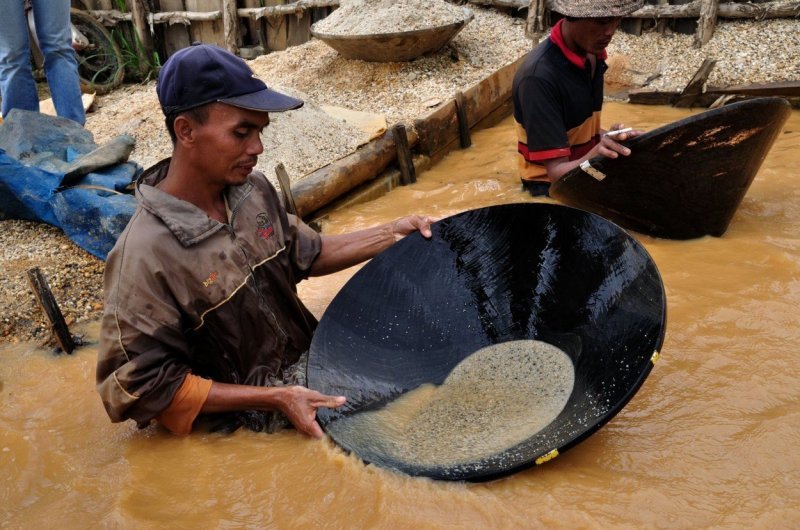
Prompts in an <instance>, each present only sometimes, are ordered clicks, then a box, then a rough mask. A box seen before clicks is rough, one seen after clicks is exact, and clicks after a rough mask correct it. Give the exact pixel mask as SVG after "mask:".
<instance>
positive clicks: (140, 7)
mask: <svg viewBox="0 0 800 530" xmlns="http://www.w3.org/2000/svg"><path fill="white" fill-rule="evenodd" d="M130 3H131V17H132V20H133V29H134V31H135V32H136V37H137V38H138V40H139V44H140V46H136V55H137V56H138V59H139V74H140V75H142V76H143V77H144V76H146V75H147V74H148V73H149V72H150V70H152V68H153V54H154V53H155V48H154V46H153V35H152V34H151V33H150V24H148V22H147V16H148V14H149V11H148V8H147V6H146V5H145V2H144V0H130Z"/></svg>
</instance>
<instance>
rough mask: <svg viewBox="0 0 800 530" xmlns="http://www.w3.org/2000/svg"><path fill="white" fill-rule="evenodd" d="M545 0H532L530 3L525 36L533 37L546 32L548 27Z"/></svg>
mask: <svg viewBox="0 0 800 530" xmlns="http://www.w3.org/2000/svg"><path fill="white" fill-rule="evenodd" d="M546 8H547V2H546V1H545V0H531V2H530V4H529V5H528V17H527V19H526V20H525V36H526V37H528V38H529V39H533V38H534V37H535V36H536V35H537V34H540V33H544V31H545V28H546V21H545V18H546V17H545V11H546Z"/></svg>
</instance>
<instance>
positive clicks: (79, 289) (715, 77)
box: [0, 2, 800, 343]
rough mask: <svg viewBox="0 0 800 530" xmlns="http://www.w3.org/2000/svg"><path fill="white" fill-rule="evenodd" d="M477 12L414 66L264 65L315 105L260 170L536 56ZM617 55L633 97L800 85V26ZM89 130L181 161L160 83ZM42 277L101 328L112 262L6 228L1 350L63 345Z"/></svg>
mask: <svg viewBox="0 0 800 530" xmlns="http://www.w3.org/2000/svg"><path fill="white" fill-rule="evenodd" d="M425 4H426V5H427V2H425ZM471 10H472V11H473V12H474V14H475V19H474V20H473V21H472V22H471V23H470V24H468V25H467V26H466V27H465V28H464V29H463V30H462V31H461V32H460V33H459V34H458V35H457V36H456V38H455V39H454V40H453V41H452V42H451V43H450V44H449V45H448V46H447V47H446V48H445V49H444V50H442V51H440V52H439V53H437V54H434V55H432V56H428V57H421V58H419V59H417V60H414V61H412V62H409V63H366V62H363V61H353V60H348V59H344V58H342V57H340V56H339V55H338V53H337V52H336V51H334V50H333V49H331V48H329V47H328V46H327V45H325V44H324V43H322V42H320V41H317V40H312V41H310V42H308V43H306V44H304V45H301V46H297V47H293V48H290V49H288V50H286V51H284V52H278V53H272V54H269V55H266V56H262V57H260V58H258V59H256V60H254V61H252V62H251V63H250V64H251V67H252V68H253V69H254V71H255V72H256V73H257V74H258V75H259V77H261V78H262V79H264V80H265V81H266V82H267V84H268V85H270V86H276V88H279V89H282V90H286V91H294V93H296V94H298V95H300V97H302V98H303V99H304V100H306V102H307V103H306V106H305V107H304V109H305V110H304V111H303V113H301V112H299V111H296V112H293V113H286V114H285V115H278V114H276V115H275V116H274V117H273V123H272V125H270V127H268V128H267V131H268V133H269V132H273V131H274V132H276V133H279V134H276V135H275V137H274V138H273V139H271V138H270V137H269V136H268V135H265V138H264V143H265V150H266V151H267V152H272V153H274V155H273V158H271V159H270V158H269V155H268V154H266V153H265V155H264V156H262V157H261V160H260V162H259V168H260V169H262V170H264V171H265V172H268V173H269V172H271V165H274V163H275V161H276V160H280V161H281V162H283V163H284V165H286V167H287V169H288V170H289V174H290V176H291V177H292V178H296V177H298V176H300V175H303V174H305V173H307V172H309V171H311V170H313V169H315V168H316V167H322V166H324V165H325V164H327V163H329V162H332V161H333V160H335V159H337V158H339V157H341V156H342V155H343V154H346V153H348V152H351V151H352V150H353V145H357V144H358V143H359V142H362V141H363V136H362V134H363V133H361V132H360V131H356V130H353V129H349V128H348V127H349V126H348V124H346V123H342V122H341V121H338V122H337V121H335V120H333V118H330V117H329V116H327V115H324V114H323V113H321V111H320V110H319V108H318V105H333V106H338V107H346V108H349V109H353V110H358V111H364V112H373V113H381V114H383V115H384V116H385V117H386V121H387V123H388V124H389V125H391V124H394V123H398V122H404V123H407V124H409V123H411V122H412V121H413V119H414V118H417V117H419V116H422V115H424V114H427V113H428V112H429V111H430V110H431V108H433V107H435V106H436V105H438V104H439V103H441V102H443V101H446V100H448V99H450V98H451V97H453V95H454V94H455V92H457V91H458V90H463V89H465V88H468V87H470V86H472V85H474V84H475V83H477V82H479V81H480V80H482V79H483V78H485V77H487V76H488V75H489V74H491V73H492V72H494V71H495V70H497V69H498V68H500V67H502V66H504V65H506V64H508V63H510V62H513V61H514V60H516V59H517V58H519V57H520V56H521V55H522V54H524V53H525V52H527V51H528V50H529V49H530V48H531V43H530V41H528V40H526V39H525V37H524V21H523V20H522V19H519V18H512V17H509V16H507V15H505V14H500V13H497V12H495V11H492V10H488V9H484V8H480V7H478V6H474V7H471ZM609 54H610V56H611V57H610V64H611V66H612V69H611V70H609V74H613V76H614V81H615V82H616V83H622V84H625V83H627V84H629V85H631V86H640V85H641V84H642V83H643V82H644V80H646V79H647V78H650V77H653V76H654V75H655V74H660V75H658V76H657V77H655V78H654V79H653V80H652V81H651V82H650V84H649V85H648V86H650V87H652V88H657V89H661V90H680V89H682V88H683V87H684V86H685V85H686V83H687V82H688V81H689V79H690V78H691V77H692V75H694V73H695V71H696V70H697V68H698V67H699V66H700V64H701V63H702V61H703V59H704V58H706V57H710V58H714V59H716V60H717V61H718V62H717V67H716V69H715V70H714V72H713V73H712V75H711V78H710V79H709V84H710V85H716V86H725V85H732V84H741V83H750V82H770V81H786V80H797V79H800V22H798V21H797V20H768V21H758V22H756V21H747V22H722V23H720V24H719V25H718V26H717V31H716V32H715V34H714V37H713V38H712V40H711V41H710V42H709V44H707V45H706V46H705V47H704V48H703V49H702V50H698V49H696V48H694V47H692V37H691V36H687V35H677V34H675V35H667V36H662V35H659V34H655V33H648V34H644V35H642V36H641V37H633V36H630V35H626V34H624V33H621V32H619V33H617V35H616V36H615V37H614V40H613V42H612V44H611V46H610V47H609ZM292 115H294V118H291V116H292ZM284 118H286V120H285V121H284ZM326 120H328V121H326ZM330 120H333V121H330ZM86 126H87V128H88V129H89V130H90V131H92V133H94V136H95V141H96V142H97V143H99V144H102V143H104V142H106V141H108V140H110V139H111V138H113V137H114V136H116V135H118V134H121V133H128V134H131V135H133V136H134V137H135V138H136V148H135V150H134V152H133V154H132V160H135V161H137V162H138V163H140V164H141V165H142V166H144V167H147V166H149V165H152V164H153V163H155V162H157V161H158V160H160V159H162V158H164V157H166V156H168V155H169V153H170V150H171V144H170V140H169V137H168V135H167V133H166V130H165V129H164V124H163V117H162V114H161V111H160V109H159V106H158V100H157V98H156V94H155V84H154V83H152V82H151V83H149V84H146V85H142V86H126V87H124V88H122V89H120V90H116V91H114V92H113V93H112V94H108V95H105V96H98V97H97V99H96V106H95V111H94V112H93V113H90V114H89V115H88V116H87V125H86ZM287 138H288V141H287ZM281 139H283V141H281ZM270 160H271V162H270ZM35 266H38V267H40V268H41V269H42V271H43V272H44V274H45V276H46V277H47V278H48V281H49V283H50V287H51V288H52V289H53V293H54V294H55V296H56V299H57V300H58V302H59V304H60V306H61V308H62V311H63V312H64V315H65V318H66V319H67V322H68V323H69V324H72V323H74V322H80V321H84V320H87V319H93V318H97V317H99V316H100V313H101V309H102V270H103V263H102V262H101V261H99V260H97V259H95V258H93V257H92V256H90V255H89V254H87V253H85V252H84V251H83V250H81V249H80V248H78V247H76V246H75V245H74V244H73V243H72V242H71V241H70V240H69V239H67V238H66V237H65V236H64V235H63V234H62V233H61V232H60V231H59V230H57V229H54V228H52V227H48V226H45V225H41V224H36V223H29V222H24V221H0V267H2V268H3V270H4V271H6V272H5V274H4V275H3V276H2V277H1V278H0V341H20V340H31V339H33V340H36V341H40V342H44V341H47V340H49V339H51V337H50V333H49V331H48V329H47V328H48V326H47V325H46V324H45V321H44V317H43V316H42V314H41V313H40V311H39V309H38V308H37V306H36V303H35V301H34V298H33V295H32V294H31V293H30V289H29V287H28V283H27V279H26V276H25V271H27V270H28V269H29V268H31V267H35ZM50 342H51V343H52V340H50Z"/></svg>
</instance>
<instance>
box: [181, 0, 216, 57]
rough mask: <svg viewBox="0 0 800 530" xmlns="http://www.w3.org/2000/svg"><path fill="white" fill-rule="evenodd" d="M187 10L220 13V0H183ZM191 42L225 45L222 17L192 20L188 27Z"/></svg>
mask: <svg viewBox="0 0 800 530" xmlns="http://www.w3.org/2000/svg"><path fill="white" fill-rule="evenodd" d="M184 1H185V2H186V9H187V10H189V11H199V12H212V11H215V12H217V13H218V14H219V15H221V14H222V0H184ZM189 34H190V36H191V40H192V42H204V43H206V44H216V45H217V46H221V47H223V48H224V47H225V35H224V33H223V28H222V19H221V18H216V19H215V20H212V21H208V22H200V21H193V22H192V25H191V27H190V29H189Z"/></svg>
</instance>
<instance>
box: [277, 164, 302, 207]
mask: <svg viewBox="0 0 800 530" xmlns="http://www.w3.org/2000/svg"><path fill="white" fill-rule="evenodd" d="M275 176H276V177H278V184H280V185H281V195H282V196H283V205H284V208H286V211H287V212H289V213H290V214H292V215H297V204H296V203H295V202H294V194H293V193H292V181H291V180H290V179H289V173H288V172H287V171H286V167H284V165H283V162H278V165H277V166H275Z"/></svg>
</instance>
